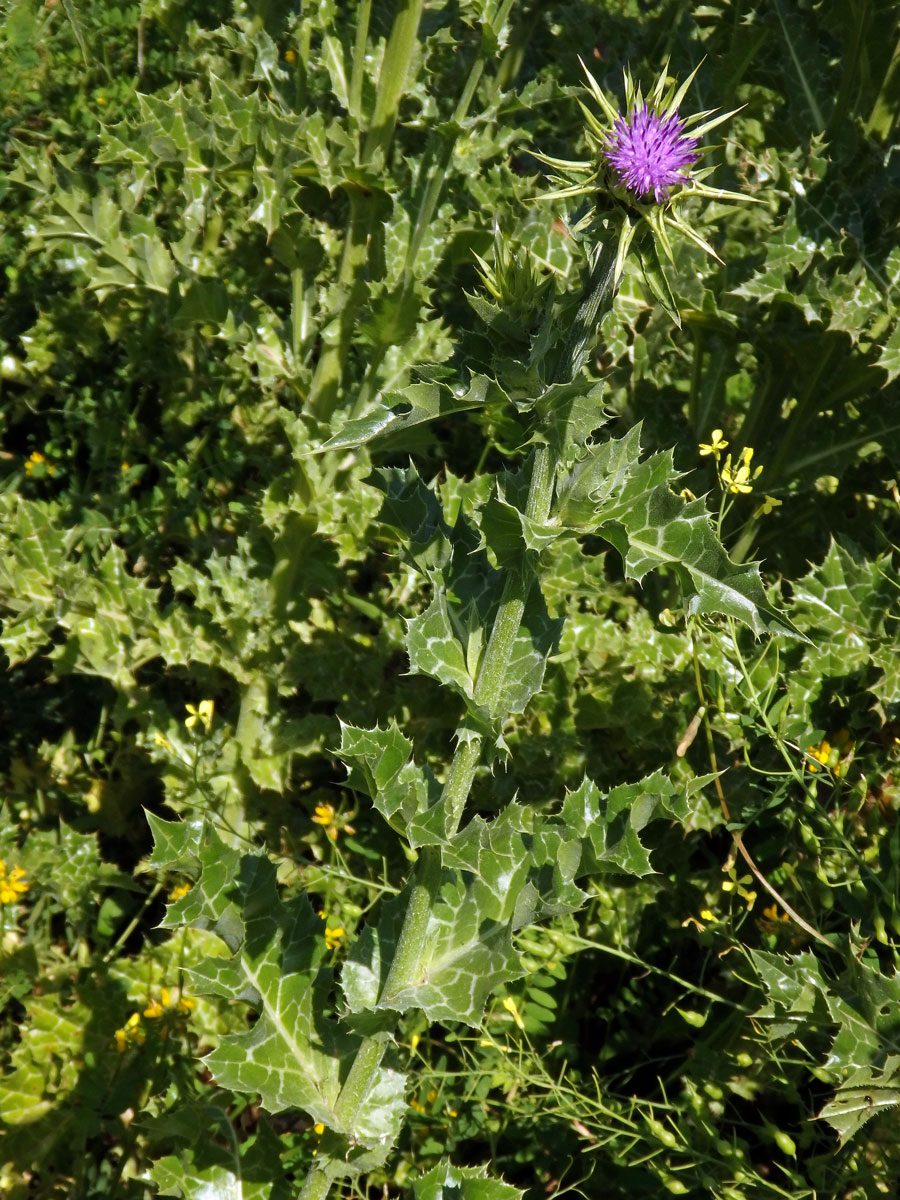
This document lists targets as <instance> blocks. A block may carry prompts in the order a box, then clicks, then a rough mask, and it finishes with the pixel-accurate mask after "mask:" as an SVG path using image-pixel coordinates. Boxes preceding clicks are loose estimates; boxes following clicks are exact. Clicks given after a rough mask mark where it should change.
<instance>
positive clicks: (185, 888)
mask: <svg viewBox="0 0 900 1200" xmlns="http://www.w3.org/2000/svg"><path fill="white" fill-rule="evenodd" d="M190 890H191V885H190V884H189V883H180V884H179V885H178V887H174V888H172V890H171V892H169V901H168V902H169V904H174V903H175V901H176V900H183V899H184V897H185V896H186V895H187V894H188V892H189V891H190Z"/></svg>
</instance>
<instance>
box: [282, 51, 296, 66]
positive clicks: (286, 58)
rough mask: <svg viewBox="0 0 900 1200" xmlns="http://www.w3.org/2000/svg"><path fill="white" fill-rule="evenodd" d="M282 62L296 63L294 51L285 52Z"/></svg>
mask: <svg viewBox="0 0 900 1200" xmlns="http://www.w3.org/2000/svg"><path fill="white" fill-rule="evenodd" d="M284 61H285V62H289V63H292V62H296V61H297V53H296V51H295V50H285V52H284Z"/></svg>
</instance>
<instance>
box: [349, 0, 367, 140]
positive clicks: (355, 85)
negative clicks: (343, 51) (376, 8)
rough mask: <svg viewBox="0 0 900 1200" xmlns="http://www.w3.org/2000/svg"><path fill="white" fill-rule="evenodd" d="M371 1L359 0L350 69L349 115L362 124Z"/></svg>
mask: <svg viewBox="0 0 900 1200" xmlns="http://www.w3.org/2000/svg"><path fill="white" fill-rule="evenodd" d="M371 16H372V0H360V5H359V9H358V10H357V13H356V39H355V41H354V44H353V66H352V67H351V69H350V95H349V99H350V113H351V115H352V116H354V117H355V118H356V120H357V121H358V122H362V87H363V78H364V76H365V73H366V42H367V41H368V40H369V20H370V18H371Z"/></svg>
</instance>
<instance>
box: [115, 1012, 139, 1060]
mask: <svg viewBox="0 0 900 1200" xmlns="http://www.w3.org/2000/svg"><path fill="white" fill-rule="evenodd" d="M115 1039H116V1049H117V1050H118V1051H119V1053H120V1054H122V1053H123V1052H124V1051H125V1049H126V1048H127V1046H128V1044H129V1042H134V1043H136V1044H137V1045H138V1046H142V1045H143V1044H144V1042H145V1041H146V1040H147V1035H146V1034H145V1033H144V1031H143V1029H141V1014H140V1013H136V1012H134V1013H132V1014H131V1016H130V1017H129V1018H128V1020H127V1021H126V1022H125V1025H124V1027H123V1028H122V1029H117V1030H116V1033H115Z"/></svg>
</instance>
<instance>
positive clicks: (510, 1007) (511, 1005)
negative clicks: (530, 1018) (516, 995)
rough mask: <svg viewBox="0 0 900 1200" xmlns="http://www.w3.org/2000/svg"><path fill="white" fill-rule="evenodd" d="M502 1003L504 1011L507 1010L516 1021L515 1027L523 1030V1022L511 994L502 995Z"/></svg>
mask: <svg viewBox="0 0 900 1200" xmlns="http://www.w3.org/2000/svg"><path fill="white" fill-rule="evenodd" d="M502 1004H503V1007H504V1008H505V1009H506V1011H507V1012H508V1013H509V1014H510V1016H511V1017H512V1019H513V1020H514V1021H515V1023H516V1027H517V1028H518V1029H523V1030H524V1028H525V1022H524V1021H523V1020H522V1018H521V1016H520V1015H519V1010H518V1008H517V1007H516V1002H515V1000H514V999H513V997H512V996H505V997H504V999H503V1001H502Z"/></svg>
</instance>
